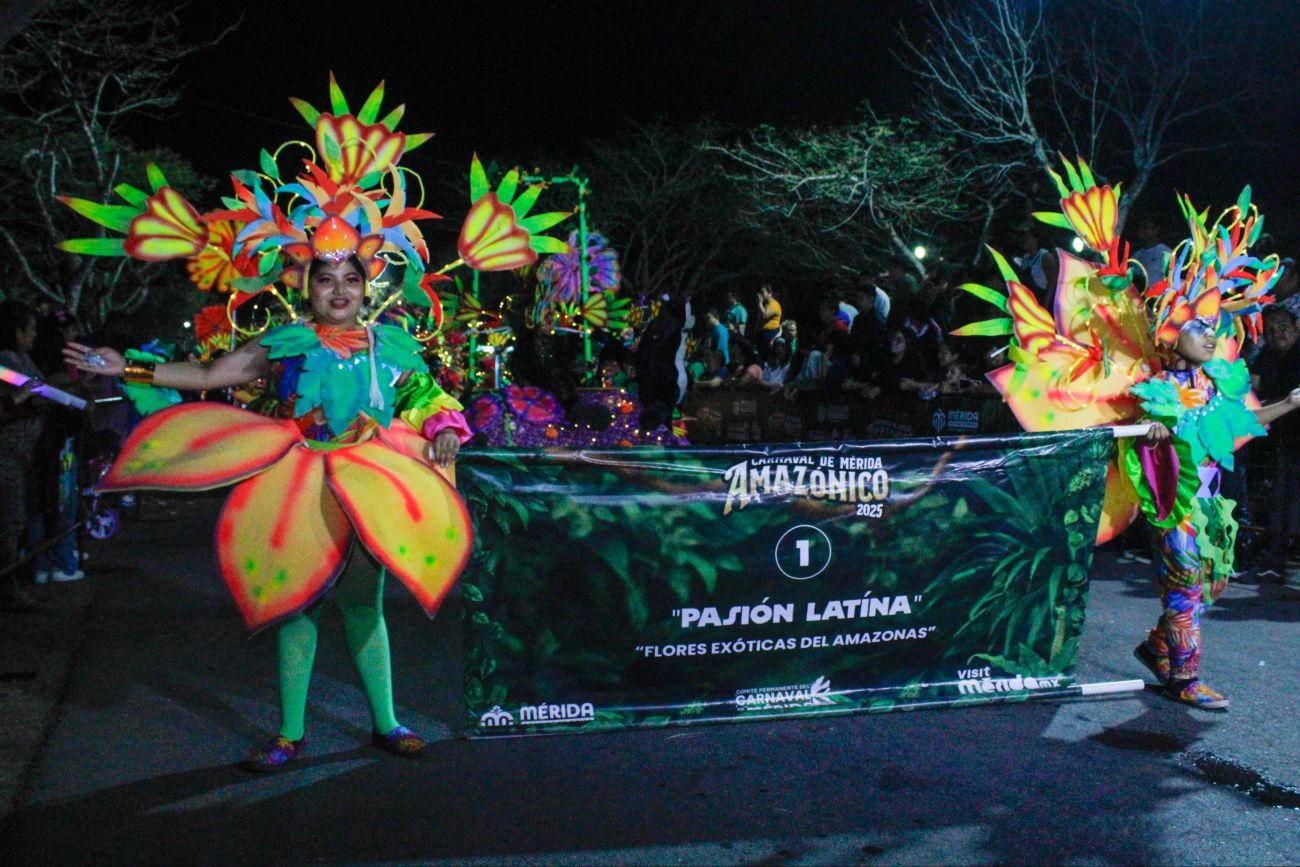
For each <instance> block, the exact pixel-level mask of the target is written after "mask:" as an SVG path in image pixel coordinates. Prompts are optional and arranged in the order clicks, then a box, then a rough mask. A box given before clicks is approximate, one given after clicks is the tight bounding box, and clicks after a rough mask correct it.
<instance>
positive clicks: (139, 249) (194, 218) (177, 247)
mask: <svg viewBox="0 0 1300 867" xmlns="http://www.w3.org/2000/svg"><path fill="white" fill-rule="evenodd" d="M207 242H208V230H207V229H206V228H205V227H204V226H203V225H202V224H200V222H199V212H198V211H196V210H194V206H193V205H191V204H190V203H189V202H187V201H185V199H184V197H183V196H181V194H180V193H178V192H176V191H175V190H173V189H172V188H171V187H162V188H160V189H159V190H158V192H157V193H155V194H154V195H152V196H150V197H149V198H148V199H147V200H146V201H145V206H144V213H142V214H141V215H140V216H138V217H136V218H135V219H134V220H132V221H131V224H130V226H128V227H127V233H126V241H125V245H124V246H125V249H126V252H127V255H128V256H131V257H132V258H134V259H143V260H144V261H146V262H162V261H165V260H167V259H188V258H189V257H190V256H193V255H195V254H196V253H198V252H199V251H200V250H202V249H203V247H204V246H205V245H206V244H207Z"/></svg>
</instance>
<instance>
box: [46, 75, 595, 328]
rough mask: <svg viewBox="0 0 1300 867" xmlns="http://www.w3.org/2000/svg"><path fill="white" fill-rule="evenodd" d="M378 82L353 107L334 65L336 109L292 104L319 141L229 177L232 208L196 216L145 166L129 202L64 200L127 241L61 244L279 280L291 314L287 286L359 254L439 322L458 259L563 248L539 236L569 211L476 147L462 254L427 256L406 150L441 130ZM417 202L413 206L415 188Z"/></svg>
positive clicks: (268, 283)
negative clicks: (414, 121)
mask: <svg viewBox="0 0 1300 867" xmlns="http://www.w3.org/2000/svg"><path fill="white" fill-rule="evenodd" d="M383 99H384V85H383V83H382V82H381V83H380V84H379V86H378V87H376V88H375V89H374V90H373V91H372V92H371V93H370V95H369V96H368V97H367V98H366V100H365V102H364V103H363V104H362V106H361V108H360V109H359V110H358V111H357V112H355V113H353V112H352V110H351V109H350V108H349V107H348V102H347V100H346V98H345V97H344V95H343V91H342V90H341V89H340V87H339V85H338V82H337V81H336V80H335V79H334V75H333V74H332V73H331V74H330V111H328V112H323V111H320V110H318V109H316V108H315V107H314V106H312V105H311V104H309V103H307V102H305V101H304V100H301V99H296V98H295V99H291V100H290V102H292V104H293V106H294V107H295V108H296V109H297V110H298V112H299V114H301V115H302V117H303V119H304V120H306V121H307V123H308V124H310V125H311V126H312V128H313V131H314V133H315V136H314V139H315V144H314V147H313V146H312V145H311V144H308V143H306V142H288V143H286V144H283V145H281V146H280V147H279V148H277V149H276V150H275V151H273V152H268V151H266V150H263V151H262V152H261V154H260V158H259V167H258V170H240V171H235V172H233V173H232V174H231V183H232V185H233V188H234V195H233V196H230V197H225V198H223V199H222V202H223V204H224V207H223V208H221V209H218V210H213V211H209V212H207V213H204V214H200V213H199V212H198V211H197V210H196V209H195V208H194V206H193V205H191V204H190V203H189V202H187V201H186V200H185V199H184V197H182V196H181V195H180V194H179V193H178V192H176V190H175V189H173V188H172V187H171V186H169V185H168V183H167V179H166V177H164V175H163V173H162V171H161V170H159V169H158V167H157V166H154V165H150V166H148V168H147V171H148V176H149V183H150V190H149V191H145V190H141V189H139V188H137V187H134V186H132V185H130V184H121V185H119V186H117V187H116V188H115V192H116V193H117V194H118V196H119V197H121V199H122V201H123V202H125V204H123V205H107V204H101V203H98V202H91V201H87V200H85V199H77V198H71V197H62V198H61V201H62V202H63V203H64V204H66V205H68V207H70V208H72V209H73V210H75V211H77V212H78V213H80V214H82V215H83V216H85V217H87V218H89V219H90V220H92V221H93V222H95V223H98V224H99V225H101V226H104V227H105V228H107V229H110V230H113V231H115V232H119V233H121V235H122V236H123V237H99V238H77V239H71V240H67V241H64V242H62V243H60V244H59V247H60V248H62V249H64V250H67V251H68V252H71V253H79V254H82V255H94V256H131V257H133V258H136V259H141V260H144V261H150V262H157V261H165V260H171V259H184V260H186V261H187V266H188V269H189V272H190V276H191V279H192V280H193V281H194V283H195V285H197V286H198V287H199V288H200V289H204V290H209V291H217V292H223V293H232V294H235V295H236V296H246V295H251V294H255V293H258V292H261V291H263V290H269V291H271V292H272V293H274V294H275V295H276V297H278V298H280V299H281V301H282V302H283V303H284V306H285V308H286V309H287V310H289V311H290V313H291V315H292V310H293V308H292V305H291V304H290V303H289V300H287V299H285V298H284V297H283V296H281V295H280V293H279V291H278V289H277V288H276V284H279V285H280V286H282V287H284V288H285V289H287V290H289V292H290V294H291V295H292V294H293V293H298V292H301V291H302V290H303V289H304V288H305V287H304V282H305V277H306V272H307V269H308V267H309V265H310V264H311V262H312V261H315V260H320V261H326V262H341V261H343V260H345V259H347V258H349V257H352V256H355V257H356V258H357V259H358V260H359V261H360V262H361V263H362V265H363V266H364V267H365V269H366V273H367V275H368V276H369V278H370V279H371V280H375V279H377V278H378V277H379V276H380V274H381V273H383V271H384V270H385V269H386V268H387V267H389V266H390V265H394V266H397V267H400V268H401V271H402V277H401V283H400V287H399V289H398V290H396V291H393V292H392V293H391V294H390V295H389V296H388V298H387V299H386V300H384V301H383V303H381V304H380V305H379V309H378V310H376V312H375V313H374V316H378V315H379V314H380V313H381V312H383V310H384V309H386V308H387V307H389V306H391V305H393V304H395V303H398V302H406V303H409V304H413V305H418V306H421V307H425V308H432V309H431V311H430V313H431V314H432V316H433V317H434V318H435V319H437V320H439V321H440V320H441V312H440V307H439V303H438V296H437V293H436V292H435V291H434V288H433V287H434V284H435V283H436V282H439V281H442V280H445V279H446V277H445V276H444V275H445V273H446V272H447V271H450V270H452V269H453V268H456V267H458V266H460V265H468V266H469V267H471V268H473V269H475V270H479V271H500V270H509V269H513V268H519V267H522V266H524V265H528V264H531V263H532V262H534V261H536V259H537V255H538V253H539V252H540V253H551V252H560V251H564V250H567V249H568V248H567V246H566V245H565V244H564V242H563V241H560V240H559V239H557V238H550V237H546V236H543V235H541V234H540V233H541V232H544V231H545V230H547V229H549V228H551V227H552V226H554V225H556V224H557V223H559V222H560V221H562V220H564V219H565V218H566V217H568V216H569V215H568V213H565V212H554V213H547V214H537V215H534V216H531V217H530V216H528V211H529V210H530V209H531V207H532V205H533V204H534V203H535V202H536V200H537V197H538V195H539V194H540V192H541V187H540V186H533V187H529V188H528V189H526V190H525V191H523V192H522V193H520V194H519V195H518V196H517V197H516V195H515V191H516V189H517V187H518V180H519V178H518V173H517V172H515V171H512V172H509V173H507V174H506V176H505V178H504V179H503V180H502V182H501V185H500V186H499V187H498V188H497V190H496V191H491V190H490V189H489V187H488V183H487V177H486V174H485V173H484V171H483V167H482V165H481V164H480V163H479V161H478V157H477V156H476V157H475V158H474V160H473V163H472V166H471V169H470V189H471V196H470V199H471V207H470V212H469V214H468V215H467V217H466V219H465V223H464V225H463V226H462V229H461V235H460V239H459V243H458V252H459V254H460V258H459V259H458V260H457V261H455V262H453V263H451V264H449V265H447V266H445V267H443V268H441V269H437V270H434V269H431V268H430V266H429V248H428V245H427V244H426V242H425V240H424V236H423V234H422V232H421V230H420V226H419V224H420V222H422V221H425V220H432V219H437V218H438V215H437V214H435V213H433V212H432V211H428V210H425V209H424V208H423V207H422V199H423V182H422V181H421V180H420V178H419V175H417V174H415V173H414V172H412V171H411V170H410V169H408V168H406V167H404V166H402V165H400V162H401V160H402V157H404V156H405V155H406V154H407V153H409V152H411V151H412V150H414V149H416V148H417V147H419V146H420V145H422V144H424V143H425V142H426V141H428V140H429V139H430V138H431V137H432V133H418V134H414V135H408V134H406V133H402V132H398V131H397V126H398V122H399V121H400V120H401V118H402V115H403V113H404V111H405V106H402V105H399V106H397V107H396V108H394V109H392V110H391V111H389V112H388V113H387V114H385V115H384V116H383V117H382V118H381V117H380V115H379V112H380V105H381V104H382V102H383ZM292 147H298V148H302V149H305V150H306V151H307V156H306V157H304V158H303V159H302V169H301V171H299V172H298V173H297V174H296V175H293V176H289V177H284V176H282V175H281V166H280V162H281V156H282V154H283V153H284V152H285V151H286V150H287V149H289V148H292ZM413 188H414V189H418V190H419V192H420V199H421V200H420V201H416V202H415V203H414V204H412V203H411V202H410V192H411V190H412V189H413Z"/></svg>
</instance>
